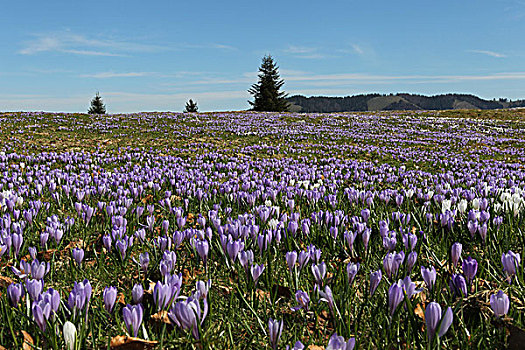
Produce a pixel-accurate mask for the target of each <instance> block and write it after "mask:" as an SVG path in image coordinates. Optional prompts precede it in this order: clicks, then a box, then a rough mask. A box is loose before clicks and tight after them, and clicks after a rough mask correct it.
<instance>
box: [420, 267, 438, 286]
mask: <svg viewBox="0 0 525 350" xmlns="http://www.w3.org/2000/svg"><path fill="white" fill-rule="evenodd" d="M421 276H423V280H424V281H425V283H426V285H427V288H428V290H432V289H433V288H434V284H436V276H437V273H436V269H435V268H434V266H431V267H430V268H428V269H427V268H426V267H424V266H421Z"/></svg>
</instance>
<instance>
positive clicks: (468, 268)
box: [463, 256, 478, 284]
mask: <svg viewBox="0 0 525 350" xmlns="http://www.w3.org/2000/svg"><path fill="white" fill-rule="evenodd" d="M477 271H478V262H477V261H476V259H472V257H470V256H469V257H468V258H466V259H465V260H463V274H464V275H465V277H466V279H467V283H468V284H471V283H472V280H473V279H474V277H475V276H476V272H477Z"/></svg>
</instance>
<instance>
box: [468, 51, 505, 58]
mask: <svg viewBox="0 0 525 350" xmlns="http://www.w3.org/2000/svg"><path fill="white" fill-rule="evenodd" d="M468 52H473V53H479V54H482V55H487V56H491V57H496V58H505V57H507V55H505V54H502V53H499V52H494V51H488V50H468Z"/></svg>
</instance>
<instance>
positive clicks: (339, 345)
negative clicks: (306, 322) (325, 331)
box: [326, 333, 355, 350]
mask: <svg viewBox="0 0 525 350" xmlns="http://www.w3.org/2000/svg"><path fill="white" fill-rule="evenodd" d="M354 347H355V338H353V337H352V338H350V339H348V341H345V338H344V337H342V336H338V335H337V333H334V334H332V336H331V337H330V340H329V341H328V345H327V346H326V350H353V349H354Z"/></svg>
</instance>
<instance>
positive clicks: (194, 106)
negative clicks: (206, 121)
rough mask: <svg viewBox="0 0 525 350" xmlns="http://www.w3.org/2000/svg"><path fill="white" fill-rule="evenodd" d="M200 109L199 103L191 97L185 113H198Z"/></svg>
mask: <svg viewBox="0 0 525 350" xmlns="http://www.w3.org/2000/svg"><path fill="white" fill-rule="evenodd" d="M198 111H199V107H197V103H196V102H193V100H192V99H191V98H190V100H189V101H188V102H186V109H184V112H185V113H197V112H198Z"/></svg>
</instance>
